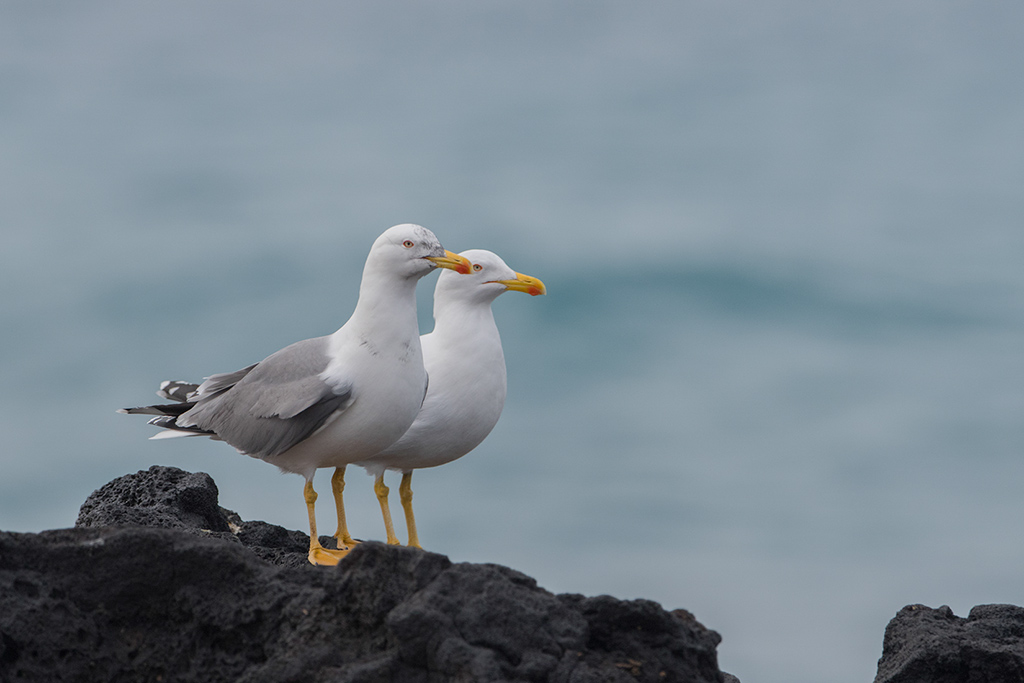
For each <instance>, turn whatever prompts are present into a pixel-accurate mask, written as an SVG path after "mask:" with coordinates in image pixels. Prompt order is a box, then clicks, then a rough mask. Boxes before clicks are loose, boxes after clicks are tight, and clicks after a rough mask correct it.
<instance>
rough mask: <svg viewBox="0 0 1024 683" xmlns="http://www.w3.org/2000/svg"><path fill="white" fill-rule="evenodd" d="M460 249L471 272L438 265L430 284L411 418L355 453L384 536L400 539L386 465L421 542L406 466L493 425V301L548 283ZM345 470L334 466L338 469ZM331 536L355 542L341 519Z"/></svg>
mask: <svg viewBox="0 0 1024 683" xmlns="http://www.w3.org/2000/svg"><path fill="white" fill-rule="evenodd" d="M459 256H462V257H464V258H466V259H468V260H469V261H470V262H472V269H471V272H470V273H469V275H455V274H454V273H448V272H444V273H441V275H440V277H438V279H437V286H436V288H435V290H434V330H433V331H432V332H430V333H429V334H425V335H423V336H422V337H420V343H421V344H422V347H423V363H424V365H425V366H426V369H427V373H428V375H429V376H430V384H429V386H428V388H427V396H426V398H425V399H424V401H423V406H422V407H421V408H420V411H419V414H418V415H417V416H416V421H415V422H413V424H412V426H411V427H409V429H408V431H406V432H405V434H403V435H402V438H400V439H398V440H397V441H396V442H395V443H393V444H391V445H390V446H388V447H387V448H385V449H383V450H382V451H381V452H379V453H377V454H376V455H373V456H372V457H370V458H365V459H361V460H356V461H353V464H356V465H360V466H361V467H363V468H365V469H366V471H367V473H369V474H370V475H372V476H373V477H374V491H375V492H376V494H377V499H378V501H379V502H380V508H381V514H382V515H383V516H384V526H385V529H386V532H387V542H388V543H390V544H398V542H399V541H398V538H397V537H396V536H395V531H394V526H393V524H392V521H391V512H390V510H389V507H388V493H389V489H388V487H387V486H385V485H384V471H385V470H399V471H401V472H402V483H401V484H400V485H399V495H400V497H401V501H402V508H403V510H404V512H405V522H406V527H407V529H408V534H409V543H408V544H409V545H410V546H413V547H416V548H420V547H422V546H420V542H419V536H418V535H417V533H416V520H415V518H414V516H413V510H412V471H413V470H414V469H418V468H421V467H437V466H438V465H444V464H445V463H449V462H451V461H453V460H456V459H458V458H461V457H462V456H463V455H465V454H466V453H469V452H470V451H472V450H473V449H474V448H476V447H477V446H478V445H479V444H480V442H481V441H483V440H484V438H486V437H487V435H488V434H490V433H491V429H493V428H494V425H495V424H497V422H498V418H499V417H500V416H501V409H502V407H503V406H504V404H505V392H506V377H505V356H504V354H503V353H502V349H501V337H500V336H499V335H498V327H497V325H495V323H494V313H493V312H492V311H491V304H492V303H493V302H494V300H495V299H497V298H498V297H499V296H500V295H501V294H503V293H505V292H508V291H513V292H526V293H527V294H530V295H532V296H538V295H540V294H544V293H546V291H547V289H546V288H545V287H544V283H543V282H541V281H540V280H538V279H537V278H535V277H530V276H529V275H523V274H521V273H517V272H515V271H514V270H512V269H511V268H509V267H508V266H507V265H506V264H505V262H504V261H503V260H502V259H501V258H500V257H499V256H498V255H497V254H494V253H493V252H490V251H485V250H482V249H470V250H469V251H464V252H462V253H461V254H459ZM449 276H453V277H449ZM342 469H343V468H342ZM343 475H344V473H343V472H342V474H341V475H339V474H338V473H337V472H335V476H336V477H338V476H343ZM335 536H336V537H337V538H338V542H339V544H340V543H342V539H345V542H346V543H347V544H351V543H352V542H354V541H353V539H352V538H351V536H349V535H348V531H347V529H345V528H343V527H342V526H340V525H339V528H338V532H337V533H336V534H335Z"/></svg>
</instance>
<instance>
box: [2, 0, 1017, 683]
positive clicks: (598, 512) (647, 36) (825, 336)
mask: <svg viewBox="0 0 1024 683" xmlns="http://www.w3.org/2000/svg"><path fill="white" fill-rule="evenodd" d="M1022 15H1024V9H1022V8H1021V6H1020V5H1018V4H1015V3H991V4H987V5H985V6H984V7H982V6H970V7H967V6H960V5H954V4H949V3H946V4H939V5H935V4H927V5H925V4H921V3H917V2H909V1H905V0H902V1H899V2H895V3H892V2H888V3H882V2H868V3H858V4H857V5H856V6H842V7H840V6H830V5H823V4H821V3H809V2H777V3H769V4H767V5H766V4H763V3H761V4H755V3H741V2H725V3H657V2H656V3H648V4H644V5H637V4H635V3H616V2H600V3H586V4H583V3H578V4H577V3H572V4H564V5H539V4H535V5H523V4H522V3H510V2H497V3H488V4H486V5H481V4H479V3H469V2H442V3H433V4H431V5H429V6H427V5H421V4H417V3H411V2H404V1H402V2H395V3H377V4H372V5H371V4H358V5H357V4H355V3H348V4H346V5H342V6H339V5H337V4H335V3H326V2H300V3H291V4H289V5H288V6H287V7H285V6H284V5H280V6H279V5H277V4H274V3H268V2H251V3H245V4H244V6H243V5H242V4H228V3H225V4H218V5H210V4H208V3H197V2H179V3H174V4H173V5H171V4H165V5H140V4H137V3H128V2H112V1H103V2H94V3H89V4H88V5H85V4H77V3H50V4H46V5H44V4H40V3H7V4H5V5H4V6H3V7H2V8H0V207H2V208H0V222H2V228H3V248H2V249H0V292H2V293H3V296H0V386H2V387H3V391H2V392H0V416H2V417H0V426H2V429H3V434H4V436H5V443H4V446H3V448H2V449H0V528H3V529H5V530H16V531H37V530H41V529H45V528H55V527H64V526H70V525H71V524H73V522H74V519H75V516H76V513H77V508H78V506H79V505H80V504H81V502H82V501H83V500H84V499H85V497H86V496H88V494H89V493H90V492H91V491H93V490H94V489H96V488H97V487H99V486H100V485H102V484H104V483H106V482H107V481H109V480H110V479H112V478H114V477H116V476H119V475H121V474H125V473H127V472H134V471H136V470H139V469H144V468H147V467H149V466H150V465H153V464H162V465H175V466H178V467H183V468H185V469H190V470H203V471H207V472H209V473H211V474H212V475H213V476H214V478H215V479H216V481H217V483H218V485H219V487H220V491H221V502H222V504H223V505H224V506H226V507H228V508H231V509H234V510H236V511H238V512H239V513H240V514H241V515H242V516H243V517H245V518H247V519H265V520H267V521H270V522H273V523H277V524H282V525H285V526H289V527H292V528H296V529H303V528H305V524H306V521H305V510H304V506H303V505H302V500H301V483H302V482H301V480H300V479H299V478H297V477H291V476H282V475H280V474H278V473H277V471H276V470H275V469H274V468H272V467H269V466H267V465H265V464H264V463H261V462H258V461H255V460H251V459H248V458H245V457H242V456H239V455H237V454H236V453H234V452H233V451H232V450H231V449H230V448H228V447H226V446H224V445H223V444H218V443H214V442H209V441H201V440H184V441H174V442H157V443H150V442H147V441H146V440H145V438H146V437H147V436H149V435H150V434H151V431H150V428H149V427H147V426H146V425H145V424H144V421H141V420H132V419H130V418H127V417H125V416H120V415H116V414H115V413H114V412H113V411H114V409H116V408H118V407H121V406H125V405H130V404H136V403H141V402H145V401H148V400H150V399H151V398H152V397H153V393H152V392H153V391H154V390H155V388H156V385H157V383H158V382H159V381H160V380H162V379H166V378H183V379H191V378H199V377H202V376H204V375H207V374H210V373H213V372H220V371H227V370H234V369H237V368H239V367H242V366H244V365H246V364H248V363H251V362H253V361H255V360H258V359H260V358H262V357H264V356H266V355H267V354H269V353H270V352H272V351H274V350H276V349H278V348H280V347H282V346H284V345H285V344H287V343H290V342H292V341H295V340H297V339H301V338H306V337H311V336H315V335H319V334H325V333H328V332H330V331H333V330H334V329H336V328H337V327H338V326H339V325H340V324H341V323H343V322H344V320H345V319H346V318H347V317H348V314H349V312H350V311H351V308H352V305H353V304H354V301H355V295H356V287H357V285H358V279H359V270H360V268H361V266H362V261H363V259H364V258H365V255H366V251H367V249H368V248H369V245H370V244H371V243H372V241H373V239H374V238H375V237H376V235H377V234H379V233H380V232H381V231H382V230H383V229H385V228H386V227H388V226H390V225H392V224H394V223H398V222H403V221H415V222H419V223H422V224H424V225H426V226H428V227H430V228H431V229H432V230H434V231H435V232H436V233H437V234H438V236H439V237H440V238H441V240H442V241H443V242H444V244H445V246H446V247H448V248H450V249H454V250H456V251H461V250H464V249H469V248H487V249H492V250H494V251H496V252H497V253H499V254H500V255H501V256H502V257H503V258H504V259H505V260H506V261H507V262H508V263H509V264H510V265H511V266H512V267H513V268H516V269H517V270H519V271H521V272H525V273H529V274H531V275H535V276H538V277H540V278H542V279H543V280H544V281H545V283H546V284H547V285H548V288H549V295H548V296H546V297H543V298H529V297H521V296H517V295H514V294H509V295H507V296H504V297H502V298H501V299H499V300H498V301H497V303H496V304H495V310H496V314H497V318H498V322H499V326H500V328H501V331H502V337H503V340H504V346H505V352H506V357H507V360H508V371H509V398H508V402H507V404H506V409H505V413H504V415H503V417H502V420H501V422H499V424H498V426H497V427H496V429H495V431H494V432H493V434H492V435H491V437H490V438H489V439H488V440H487V441H485V442H484V444H483V445H481V446H480V448H478V449H477V451H475V452H474V453H472V454H470V455H469V456H467V457H466V458H464V459H462V460H460V461H458V462H456V463H453V464H451V465H448V466H446V467H444V468H439V469H436V470H428V471H423V472H419V473H417V474H416V476H415V479H414V483H415V490H416V494H417V497H416V504H417V511H418V517H419V523H420V533H421V538H422V540H423V542H424V544H425V545H426V546H427V547H429V548H431V549H433V550H437V551H439V552H444V553H446V554H448V555H450V556H451V557H452V558H453V559H456V560H465V561H486V562H500V563H504V564H509V565H511V566H513V567H516V568H517V569H520V570H522V571H524V572H527V573H529V574H531V575H533V576H535V577H537V579H538V580H539V582H540V583H541V585H543V586H545V587H547V588H548V589H550V590H554V591H574V592H583V593H591V594H593V593H611V594H613V595H616V596H619V597H623V598H632V597H647V598H651V599H655V600H658V601H660V602H662V603H663V604H665V605H666V606H667V607H670V608H675V607H685V608H687V609H690V610H691V611H693V612H694V613H695V614H696V615H697V617H698V618H699V619H700V620H701V621H702V622H703V623H705V624H706V625H708V626H709V627H711V628H714V629H716V630H718V631H720V632H721V633H722V635H723V636H724V640H723V642H722V645H721V646H720V648H719V654H720V662H721V665H722V667H723V668H724V669H725V670H727V671H730V672H732V673H734V674H736V675H737V676H739V678H740V679H741V680H744V681H769V682H772V681H778V682H780V683H782V682H786V683H792V682H795V683H803V682H806V683H812V682H813V683H817V682H820V681H826V680H827V681H836V682H838V683H846V682H850V683H853V682H854V681H865V680H870V679H871V677H872V676H873V675H874V669H875V662H876V660H877V658H878V657H879V656H880V654H881V639H882V633H883V629H884V627H885V624H886V623H887V621H888V620H889V619H890V618H891V617H892V616H893V615H894V614H895V612H896V611H897V610H898V609H899V608H900V607H902V606H903V605H905V604H908V603H914V602H921V603H925V604H929V605H932V606H938V605H940V604H949V605H950V606H951V607H953V609H954V610H955V611H956V612H957V613H958V614H965V613H966V611H967V610H968V609H969V608H970V607H971V606H972V605H975V604H979V603H986V602H1012V603H1016V604H1024V595H1022V589H1021V587H1020V581H1019V576H1020V569H1021V567H1022V566H1024V543H1022V542H1021V540H1020V533H1019V527H1020V525H1019V520H1020V519H1021V518H1022V515H1024V502H1022V499H1021V496H1020V493H1019V491H1020V482H1022V481H1024V458H1022V457H1021V456H1022V455H1024V453H1022V451H1024V420H1022V419H1021V416H1022V414H1024V388H1022V386H1024V383H1022V379H1024V360H1022V358H1024V354H1022V352H1021V349H1022V348H1024V303H1022V302H1024V297H1022V295H1024V268H1022V265H1024V264H1022V262H1024V230H1022V222H1024V221H1022V218H1024V195H1022V194H1021V192H1020V188H1021V187H1024V134H1022V132H1021V130H1022V129H1021V126H1020V122H1021V121H1022V120H1024V96H1022V94H1021V90H1020V87H1019V76H1020V73H1021V71H1022V68H1024V48H1022V47H1021V46H1022V45H1024V41H1021V37H1022V36H1021V35H1020V34H1021V32H1022V30H1024V29H1022V28H1021V27H1022V26H1024V22H1022V21H1021V20H1022V19H1024V16H1022ZM433 279H434V278H433V276H431V277H430V278H428V279H427V280H426V281H424V283H423V284H422V285H421V292H420V294H421V304H422V305H421V319H422V322H423V326H424V329H428V328H429V320H430V317H429V305H430V290H431V288H432V286H433ZM326 480H327V478H326V477H324V476H321V477H319V478H318V482H319V484H320V486H321V487H323V486H325V485H326ZM349 480H350V486H349V489H348V491H347V493H349V492H350V493H351V495H349V496H348V498H349V500H350V511H349V514H350V517H351V521H352V527H353V530H354V531H355V533H356V535H357V536H364V537H377V538H379V537H381V536H382V533H383V530H382V529H381V528H380V526H381V525H380V522H379V519H378V517H379V513H378V511H377V508H376V501H375V499H374V498H373V495H372V491H371V487H370V483H371V480H370V479H368V478H365V477H364V476H363V475H362V474H361V473H360V472H357V471H353V472H352V473H351V474H350V476H349ZM328 517H329V515H328ZM328 517H323V518H322V521H321V523H322V524H326V523H327V519H328Z"/></svg>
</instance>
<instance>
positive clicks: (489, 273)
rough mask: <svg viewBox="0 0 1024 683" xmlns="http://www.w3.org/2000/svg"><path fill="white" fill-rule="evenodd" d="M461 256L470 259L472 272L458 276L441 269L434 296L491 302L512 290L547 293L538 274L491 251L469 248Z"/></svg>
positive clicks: (532, 293)
mask: <svg viewBox="0 0 1024 683" xmlns="http://www.w3.org/2000/svg"><path fill="white" fill-rule="evenodd" d="M459 256H460V257H462V258H464V259H466V260H467V261H469V263H470V269H469V274H468V275H463V276H459V277H455V276H454V274H453V273H441V277H440V278H438V281H437V290H436V293H435V297H445V298H450V299H456V298H459V299H464V300H469V301H479V302H481V303H487V304H489V303H490V302H492V301H494V300H495V299H496V298H498V296H499V295H501V294H503V293H505V292H509V291H512V292H525V293H527V294H529V295H531V296H538V295H540V294H546V293H547V288H546V287H545V286H544V283H543V282H541V281H540V280H539V279H538V278H535V277H531V276H529V275H523V274H522V273H517V272H516V271H514V270H512V269H511V268H509V267H508V265H507V264H506V263H505V262H504V261H503V260H502V259H501V257H500V256H498V255H497V254H495V253H494V252H492V251H487V250H485V249H469V250H468V251H464V252H462V253H461V254H459Z"/></svg>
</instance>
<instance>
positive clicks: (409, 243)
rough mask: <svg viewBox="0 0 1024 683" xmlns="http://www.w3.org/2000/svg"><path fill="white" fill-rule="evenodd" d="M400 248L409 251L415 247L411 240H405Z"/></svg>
mask: <svg viewBox="0 0 1024 683" xmlns="http://www.w3.org/2000/svg"><path fill="white" fill-rule="evenodd" d="M402 246H403V247H405V248H406V249H411V248H413V247H414V246H416V243H415V242H413V241H412V240H405V241H404V242H402Z"/></svg>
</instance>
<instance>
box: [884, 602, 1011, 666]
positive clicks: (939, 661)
mask: <svg viewBox="0 0 1024 683" xmlns="http://www.w3.org/2000/svg"><path fill="white" fill-rule="evenodd" d="M925 682H927V683H1024V608H1022V607H1017V606H1015V605H978V606H977V607H975V608H973V609H972V610H971V611H970V613H969V614H968V615H967V617H966V618H964V617H958V616H956V615H955V614H953V610H951V609H950V608H949V607H946V606H943V607H939V608H938V609H932V608H931V607H925V606H924V605H908V606H907V607H904V608H903V609H901V610H900V611H899V612H898V613H897V614H896V616H895V617H894V618H893V619H892V621H890V622H889V625H888V626H887V627H886V629H885V639H884V641H883V644H882V658H881V659H880V660H879V661H878V675H877V676H876V677H875V683H925Z"/></svg>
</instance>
